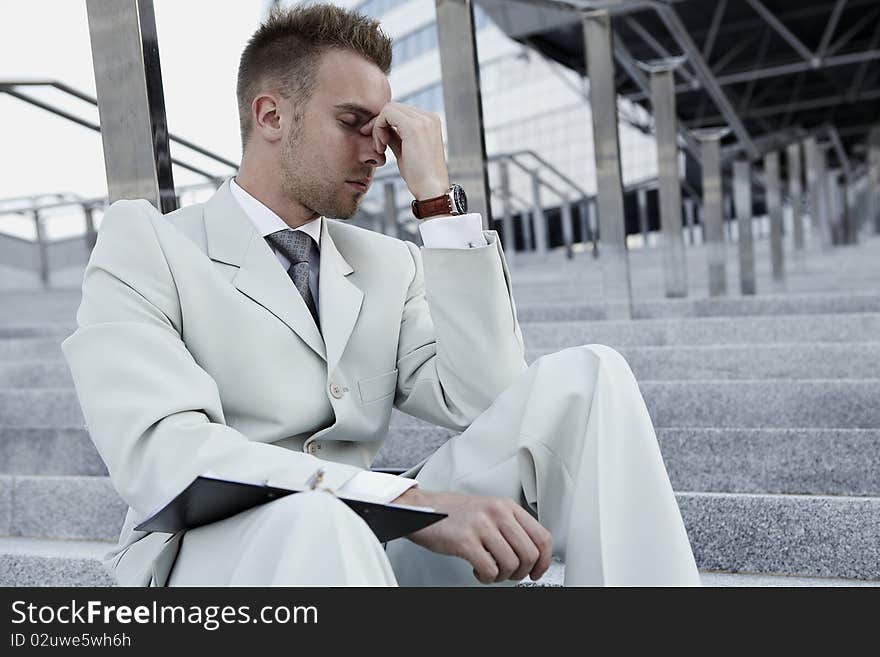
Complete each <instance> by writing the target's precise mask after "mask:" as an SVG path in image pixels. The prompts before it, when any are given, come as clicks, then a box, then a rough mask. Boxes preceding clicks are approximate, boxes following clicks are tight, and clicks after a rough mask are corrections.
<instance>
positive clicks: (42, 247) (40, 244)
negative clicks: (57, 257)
mask: <svg viewBox="0 0 880 657" xmlns="http://www.w3.org/2000/svg"><path fill="white" fill-rule="evenodd" d="M34 228H35V229H36V232H37V255H38V256H39V259H40V281H41V282H42V283H43V287H49V245H48V244H46V235H45V233H44V231H43V218H42V217H41V216H40V211H39V210H34Z"/></svg>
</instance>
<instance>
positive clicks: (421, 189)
mask: <svg viewBox="0 0 880 657" xmlns="http://www.w3.org/2000/svg"><path fill="white" fill-rule="evenodd" d="M448 191H449V178H438V179H437V180H434V181H430V182H426V183H424V184H422V185H419V186H418V188H416V192H415V193H414V194H413V196H414V197H415V199H416V200H417V201H424V200H425V199H429V198H436V197H438V196H443V194H445V193H446V192H448Z"/></svg>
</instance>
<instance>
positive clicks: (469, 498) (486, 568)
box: [394, 488, 552, 584]
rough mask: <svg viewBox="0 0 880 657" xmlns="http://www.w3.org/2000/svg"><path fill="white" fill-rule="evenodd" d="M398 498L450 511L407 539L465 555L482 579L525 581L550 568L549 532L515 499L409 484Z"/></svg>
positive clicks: (410, 502)
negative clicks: (425, 488)
mask: <svg viewBox="0 0 880 657" xmlns="http://www.w3.org/2000/svg"><path fill="white" fill-rule="evenodd" d="M394 503H395V504H412V505H415V506H428V507H432V508H434V509H435V510H437V511H440V512H442V513H446V514H448V517H446V518H444V519H443V520H441V521H439V522H436V523H434V524H433V525H429V526H428V527H425V528H424V529H420V530H419V531H417V532H413V533H412V534H409V535H408V536H407V537H406V538H408V539H409V540H411V541H412V542H413V543H416V544H417V545H421V546H422V547H424V548H426V549H428V550H431V551H432V552H437V553H440V554H448V555H452V556H456V557H461V558H462V559H466V560H467V561H469V562H470V563H471V565H473V567H474V577H476V578H477V579H478V580H479V581H480V582H482V583H483V584H489V583H493V582H501V581H504V580H506V579H511V580H516V581H520V580H522V579H523V578H524V577H525V576H526V575H529V576H530V577H531V579H532V581H536V580H538V579H540V578H541V577H542V576H543V575H544V573H545V572H546V571H547V569H548V568H549V567H550V559H551V556H552V536H551V534H550V532H549V531H547V529H545V528H544V527H543V526H542V525H541V524H540V523H539V522H538V521H537V520H535V519H534V518H533V517H532V515H531V514H530V513H529V512H528V511H526V510H525V509H524V508H522V507H521V506H520V505H519V504H517V503H516V502H514V501H513V500H510V499H507V498H502V497H487V496H484V495H465V494H462V493H447V492H441V491H428V490H423V489H421V488H410V489H409V490H407V491H406V492H405V493H404V494H403V495H401V496H400V497H398V498H397V499H395V500H394Z"/></svg>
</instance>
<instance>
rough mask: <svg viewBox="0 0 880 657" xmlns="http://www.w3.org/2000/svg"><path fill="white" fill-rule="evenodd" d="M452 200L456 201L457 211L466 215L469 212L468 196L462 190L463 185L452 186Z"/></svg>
mask: <svg viewBox="0 0 880 657" xmlns="http://www.w3.org/2000/svg"><path fill="white" fill-rule="evenodd" d="M452 198H453V200H454V201H455V209H456V210H457V211H458V212H460V213H461V214H464V213H465V212H467V207H468V204H467V194H465V193H464V189H462V187H461V185H453V186H452Z"/></svg>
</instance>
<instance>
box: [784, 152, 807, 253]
mask: <svg viewBox="0 0 880 657" xmlns="http://www.w3.org/2000/svg"><path fill="white" fill-rule="evenodd" d="M786 159H787V160H788V197H789V203H791V228H792V237H793V239H794V249H795V251H803V250H804V204H803V191H802V188H801V145H800V144H799V143H798V142H794V143H793V144H789V145H788V148H787V149H786Z"/></svg>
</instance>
